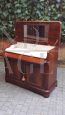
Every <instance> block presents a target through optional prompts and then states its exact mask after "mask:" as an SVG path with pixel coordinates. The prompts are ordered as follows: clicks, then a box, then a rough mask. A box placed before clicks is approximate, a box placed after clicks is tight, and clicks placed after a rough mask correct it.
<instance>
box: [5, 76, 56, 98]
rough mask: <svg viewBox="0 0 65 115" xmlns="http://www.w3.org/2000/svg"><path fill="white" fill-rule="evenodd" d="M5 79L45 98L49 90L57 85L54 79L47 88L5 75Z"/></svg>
mask: <svg viewBox="0 0 65 115" xmlns="http://www.w3.org/2000/svg"><path fill="white" fill-rule="evenodd" d="M5 81H6V82H9V83H12V84H14V85H17V86H20V87H22V88H25V89H28V90H30V91H33V92H34V93H37V94H40V95H42V96H43V97H45V98H48V97H49V95H50V93H51V91H53V89H54V88H55V87H56V86H57V81H55V82H54V83H53V85H52V86H51V87H50V88H49V89H42V88H39V87H36V86H34V85H31V84H29V83H27V82H21V81H17V80H13V79H9V78H7V77H5Z"/></svg>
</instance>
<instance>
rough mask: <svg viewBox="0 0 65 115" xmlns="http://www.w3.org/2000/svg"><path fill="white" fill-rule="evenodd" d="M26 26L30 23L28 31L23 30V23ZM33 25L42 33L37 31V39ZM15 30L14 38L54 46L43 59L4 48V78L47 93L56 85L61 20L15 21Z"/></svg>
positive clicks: (37, 91) (19, 40)
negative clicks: (7, 50)
mask: <svg viewBox="0 0 65 115" xmlns="http://www.w3.org/2000/svg"><path fill="white" fill-rule="evenodd" d="M24 25H25V26H24ZM27 26H28V28H29V27H30V26H32V27H31V30H30V31H29V30H28V31H27V30H24V27H26V28H27ZM33 26H34V27H33ZM33 28H34V29H35V30H36V29H37V28H38V32H39V31H41V32H44V33H38V37H39V38H38V39H37V37H36V33H35V32H33ZM29 29H30V28H29ZM15 30H16V34H15V35H16V37H15V40H16V41H17V42H24V43H34V44H41V45H51V46H55V47H54V48H53V49H52V50H50V51H49V52H48V54H47V57H46V59H44V58H37V57H33V56H26V55H22V54H16V53H13V52H6V51H5V56H4V63H5V80H6V81H7V82H10V83H13V84H16V85H18V86H21V87H23V88H26V89H29V90H31V91H33V92H36V93H39V94H41V95H43V96H44V97H49V95H50V93H51V91H52V90H53V89H54V88H55V87H56V86H57V59H58V48H59V45H60V36H61V23H60V22H59V21H50V22H48V21H17V22H16V25H15ZM36 31H37V30H36ZM40 50H41V49H40ZM19 57H20V58H19Z"/></svg>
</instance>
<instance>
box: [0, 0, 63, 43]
mask: <svg viewBox="0 0 65 115" xmlns="http://www.w3.org/2000/svg"><path fill="white" fill-rule="evenodd" d="M59 1H60V2H59ZM16 19H20V20H60V21H62V40H63V41H64V40H65V0H63V1H62V0H54V1H53V0H0V36H2V33H3V30H4V29H5V30H6V31H7V32H8V33H9V34H10V35H11V36H12V37H14V31H15V30H14V25H15V22H16Z"/></svg>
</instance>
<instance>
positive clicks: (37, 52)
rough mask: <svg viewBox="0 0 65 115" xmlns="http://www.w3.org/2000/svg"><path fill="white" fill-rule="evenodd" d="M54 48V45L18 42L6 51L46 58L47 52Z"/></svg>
mask: <svg viewBox="0 0 65 115" xmlns="http://www.w3.org/2000/svg"><path fill="white" fill-rule="evenodd" d="M53 48H54V46H47V45H37V44H30V43H21V42H17V44H14V45H11V46H10V47H9V48H6V49H5V51H6V52H11V53H17V54H22V55H27V56H33V57H37V58H44V59H46V58H47V53H48V52H49V51H50V50H52V49H53Z"/></svg>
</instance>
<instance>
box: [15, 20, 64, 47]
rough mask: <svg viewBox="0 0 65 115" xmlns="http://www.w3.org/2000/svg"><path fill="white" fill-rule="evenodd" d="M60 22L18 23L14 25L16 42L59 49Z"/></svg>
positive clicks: (18, 21)
mask: <svg viewBox="0 0 65 115" xmlns="http://www.w3.org/2000/svg"><path fill="white" fill-rule="evenodd" d="M61 25H62V24H61V22H60V21H42V20H41V21H40V20H39V21H38V20H37V21H20V20H17V21H16V23H15V40H16V41H17V42H25V43H33V44H41V45H53V46H57V47H59V45H60V41H61Z"/></svg>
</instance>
